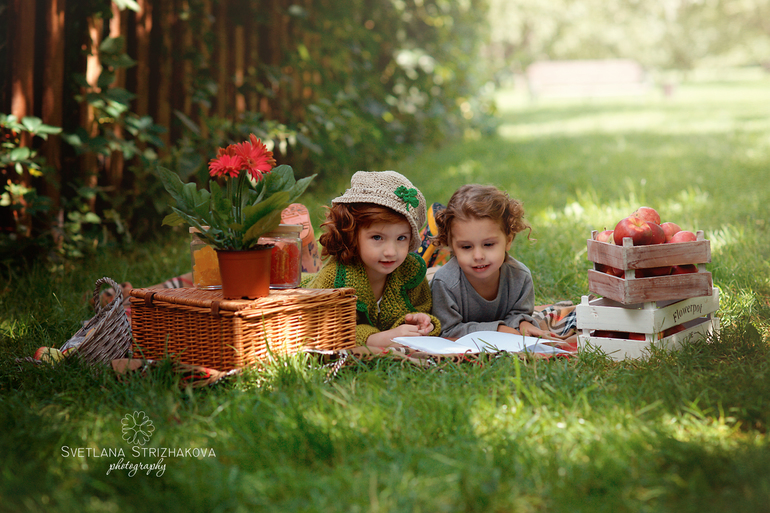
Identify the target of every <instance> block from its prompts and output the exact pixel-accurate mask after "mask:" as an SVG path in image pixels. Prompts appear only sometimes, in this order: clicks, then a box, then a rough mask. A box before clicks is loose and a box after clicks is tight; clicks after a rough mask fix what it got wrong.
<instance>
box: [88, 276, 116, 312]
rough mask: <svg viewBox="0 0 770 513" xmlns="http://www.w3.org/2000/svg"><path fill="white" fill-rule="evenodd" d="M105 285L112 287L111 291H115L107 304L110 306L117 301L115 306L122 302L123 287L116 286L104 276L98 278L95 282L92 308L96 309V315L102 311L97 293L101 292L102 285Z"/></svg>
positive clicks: (110, 279)
mask: <svg viewBox="0 0 770 513" xmlns="http://www.w3.org/2000/svg"><path fill="white" fill-rule="evenodd" d="M105 284H107V285H109V286H110V287H112V289H113V290H114V291H115V297H114V298H113V299H112V301H110V302H109V303H107V304H108V305H109V304H112V302H113V301H117V302H118V303H117V304H120V303H122V302H123V287H121V286H120V285H118V284H117V283H116V282H115V280H113V279H112V278H108V277H106V276H104V277H103V278H99V279H98V280H96V285H95V286H94V307H95V308H96V313H97V314H99V313H100V312H101V311H102V302H101V301H99V293H100V292H101V288H102V285H105Z"/></svg>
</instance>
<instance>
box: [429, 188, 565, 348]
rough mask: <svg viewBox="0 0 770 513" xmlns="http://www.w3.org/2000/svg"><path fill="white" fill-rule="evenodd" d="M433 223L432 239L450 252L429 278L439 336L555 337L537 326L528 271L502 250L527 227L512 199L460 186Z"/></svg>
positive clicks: (488, 190) (496, 191)
mask: <svg viewBox="0 0 770 513" xmlns="http://www.w3.org/2000/svg"><path fill="white" fill-rule="evenodd" d="M436 225H437V228H438V235H437V236H436V238H435V240H434V243H435V244H437V245H439V246H449V247H450V249H451V250H452V257H451V259H450V260H449V262H447V263H446V264H445V265H443V266H442V267H440V268H439V269H438V270H437V271H436V273H435V275H434V276H433V280H432V281H431V289H432V293H433V314H434V315H435V316H436V317H438V319H439V320H440V322H441V336H443V337H447V338H459V337H462V336H463V335H467V334H468V333H472V332H475V331H501V332H508V333H519V334H524V335H529V336H535V337H545V338H561V336H560V335H556V334H554V333H551V332H549V331H546V330H543V329H541V328H540V327H539V323H538V321H537V319H536V318H535V317H534V316H533V313H534V309H535V289H534V285H533V282H532V275H531V273H530V271H529V269H528V268H527V267H526V266H525V265H524V264H522V263H521V262H519V261H518V260H516V259H514V258H513V257H512V256H510V255H509V254H508V251H509V250H510V249H511V245H512V244H513V240H514V238H515V237H516V234H517V233H519V232H521V231H523V230H526V229H528V228H530V226H529V225H528V224H527V223H526V221H524V207H523V206H522V204H521V203H520V202H519V201H518V200H515V199H512V198H510V197H509V196H508V194H506V193H505V192H503V191H501V190H499V189H497V188H496V187H492V186H483V185H464V186H462V187H460V188H459V189H458V190H457V191H456V192H455V193H454V194H453V195H452V197H451V198H450V199H449V203H447V205H446V207H445V208H444V209H443V210H440V211H439V212H437V214H436ZM530 229H531V228H530Z"/></svg>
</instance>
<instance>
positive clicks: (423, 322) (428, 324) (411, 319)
mask: <svg viewBox="0 0 770 513" xmlns="http://www.w3.org/2000/svg"><path fill="white" fill-rule="evenodd" d="M404 322H406V325H414V326H417V331H418V335H427V334H428V333H430V332H431V331H433V322H432V321H431V320H430V316H429V315H428V314H426V313H423V312H418V313H410V314H406V317H404ZM402 326H403V325H402ZM406 336H409V335H406Z"/></svg>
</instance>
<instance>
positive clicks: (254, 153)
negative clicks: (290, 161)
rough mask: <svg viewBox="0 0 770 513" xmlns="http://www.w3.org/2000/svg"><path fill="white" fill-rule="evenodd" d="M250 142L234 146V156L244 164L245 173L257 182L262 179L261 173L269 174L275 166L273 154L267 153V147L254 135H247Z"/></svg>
mask: <svg viewBox="0 0 770 513" xmlns="http://www.w3.org/2000/svg"><path fill="white" fill-rule="evenodd" d="M249 139H250V142H249V141H247V142H242V143H240V144H236V145H235V154H236V155H238V156H239V157H240V158H241V159H242V160H243V163H244V167H245V168H246V171H248V172H249V174H250V175H251V176H252V177H253V178H254V179H255V180H257V181H259V180H261V179H262V176H263V173H269V172H270V170H271V169H273V166H275V159H274V158H273V152H272V151H267V147H266V146H265V145H264V144H262V141H261V140H259V139H257V137H256V136H255V135H254V134H251V135H249Z"/></svg>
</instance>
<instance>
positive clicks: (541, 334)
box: [497, 321, 561, 340]
mask: <svg viewBox="0 0 770 513" xmlns="http://www.w3.org/2000/svg"><path fill="white" fill-rule="evenodd" d="M497 331H500V332H503V333H516V334H517V335H524V336H525V337H538V338H545V339H548V340H561V337H560V336H558V335H557V334H556V333H553V332H551V331H546V330H542V329H540V328H536V327H535V325H534V324H532V323H531V322H528V321H521V322H520V323H519V329H514V328H511V327H508V326H506V325H505V324H501V325H499V326H498V327H497Z"/></svg>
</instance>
